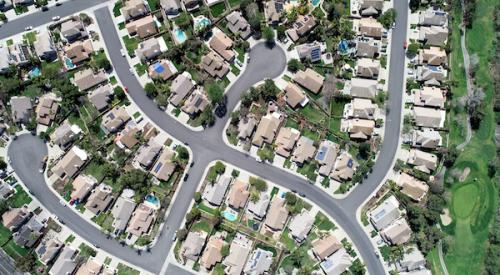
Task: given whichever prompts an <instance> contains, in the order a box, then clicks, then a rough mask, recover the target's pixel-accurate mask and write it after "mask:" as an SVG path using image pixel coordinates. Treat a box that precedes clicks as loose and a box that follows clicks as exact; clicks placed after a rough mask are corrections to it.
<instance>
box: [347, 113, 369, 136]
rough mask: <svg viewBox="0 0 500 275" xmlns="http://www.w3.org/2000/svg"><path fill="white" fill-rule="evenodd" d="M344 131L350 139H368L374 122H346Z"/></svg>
mask: <svg viewBox="0 0 500 275" xmlns="http://www.w3.org/2000/svg"><path fill="white" fill-rule="evenodd" d="M346 124H347V126H346V131H347V132H348V133H349V137H350V138H352V139H362V140H366V139H369V138H370V137H371V136H372V134H373V130H374V128H375V121H373V120H368V119H359V118H353V119H348V120H347V121H346Z"/></svg>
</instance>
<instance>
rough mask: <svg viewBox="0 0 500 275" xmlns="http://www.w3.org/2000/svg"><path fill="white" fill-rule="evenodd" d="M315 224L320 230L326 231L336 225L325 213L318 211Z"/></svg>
mask: <svg viewBox="0 0 500 275" xmlns="http://www.w3.org/2000/svg"><path fill="white" fill-rule="evenodd" d="M314 225H315V226H316V227H317V228H318V229H319V230H324V231H329V230H334V229H335V225H334V224H333V222H332V221H330V219H329V218H328V217H327V216H325V214H323V213H321V212H318V214H317V215H316V217H315V218H314Z"/></svg>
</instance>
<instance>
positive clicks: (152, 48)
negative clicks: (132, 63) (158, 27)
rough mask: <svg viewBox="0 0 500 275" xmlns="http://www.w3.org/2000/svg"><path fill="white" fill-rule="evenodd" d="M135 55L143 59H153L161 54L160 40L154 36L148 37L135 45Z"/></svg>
mask: <svg viewBox="0 0 500 275" xmlns="http://www.w3.org/2000/svg"><path fill="white" fill-rule="evenodd" d="M136 54H137V57H139V59H141V60H144V61H149V60H152V59H155V58H156V57H157V56H159V55H160V54H162V50H161V46H160V40H159V39H158V38H155V37H151V38H148V39H146V40H144V41H142V42H141V43H139V45H138V46H137V50H136Z"/></svg>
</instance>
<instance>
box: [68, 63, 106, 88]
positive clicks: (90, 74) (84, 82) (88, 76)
mask: <svg viewBox="0 0 500 275" xmlns="http://www.w3.org/2000/svg"><path fill="white" fill-rule="evenodd" d="M106 81H108V78H107V77H106V73H105V72H104V70H99V71H98V72H97V73H96V74H94V71H92V69H91V68H88V69H85V70H81V71H78V72H76V73H75V75H74V76H73V84H75V86H77V87H78V89H80V91H85V90H88V89H90V88H93V87H95V86H97V85H99V84H101V83H104V82H106Z"/></svg>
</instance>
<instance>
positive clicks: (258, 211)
mask: <svg viewBox="0 0 500 275" xmlns="http://www.w3.org/2000/svg"><path fill="white" fill-rule="evenodd" d="M269 202H270V198H269V195H268V194H267V193H260V194H259V199H258V200H257V201H255V202H254V201H252V200H250V201H249V202H248V205H247V210H248V212H250V213H251V214H252V215H253V218H254V219H256V220H259V221H261V220H263V219H264V217H265V216H266V213H267V207H268V206H269Z"/></svg>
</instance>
